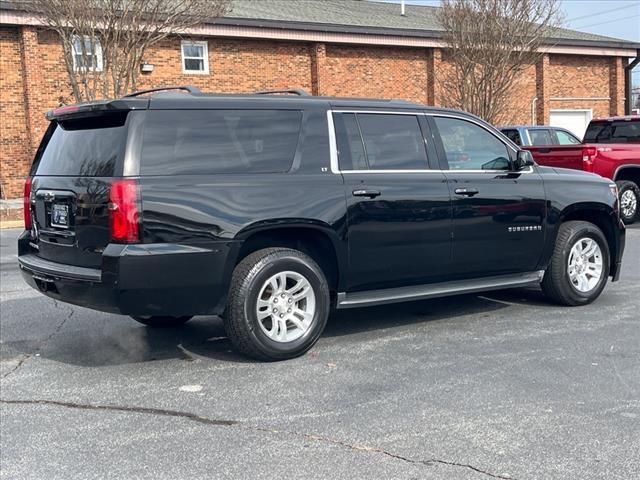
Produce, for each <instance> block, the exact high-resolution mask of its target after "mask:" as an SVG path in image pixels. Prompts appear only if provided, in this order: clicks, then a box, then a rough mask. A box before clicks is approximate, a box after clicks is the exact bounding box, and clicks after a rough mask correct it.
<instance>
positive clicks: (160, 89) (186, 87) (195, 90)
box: [124, 85, 202, 98]
mask: <svg viewBox="0 0 640 480" xmlns="http://www.w3.org/2000/svg"><path fill="white" fill-rule="evenodd" d="M165 90H184V91H186V92H189V93H202V92H201V91H200V89H199V88H197V87H194V86H192V85H180V86H174V87H171V86H169V87H157V88H150V89H148V90H138V91H137V92H133V93H130V94H128V95H125V96H124V97H125V98H128V97H137V96H139V95H144V94H145V93H153V92H164V91H165Z"/></svg>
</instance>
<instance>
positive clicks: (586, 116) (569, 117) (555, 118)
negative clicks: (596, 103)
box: [549, 110, 593, 139]
mask: <svg viewBox="0 0 640 480" xmlns="http://www.w3.org/2000/svg"><path fill="white" fill-rule="evenodd" d="M592 115H593V112H592V110H551V112H550V114H549V124H550V125H551V126H553V127H562V128H566V129H567V130H569V131H570V132H573V133H574V134H576V135H577V136H578V138H580V139H582V137H584V132H585V131H586V130H587V125H589V122H590V121H591V117H592Z"/></svg>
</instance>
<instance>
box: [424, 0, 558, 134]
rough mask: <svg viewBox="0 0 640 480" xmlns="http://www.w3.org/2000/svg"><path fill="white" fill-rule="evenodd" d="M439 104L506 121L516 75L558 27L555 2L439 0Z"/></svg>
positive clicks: (535, 60)
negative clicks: (441, 45)
mask: <svg viewBox="0 0 640 480" xmlns="http://www.w3.org/2000/svg"><path fill="white" fill-rule="evenodd" d="M437 16H438V21H439V22H440V24H441V25H442V27H443V28H444V29H445V32H446V33H445V36H444V38H445V42H446V47H445V50H444V54H443V57H444V60H445V62H444V68H443V70H444V71H443V72H440V77H441V79H442V80H441V81H439V83H438V88H439V90H440V91H441V98H442V103H443V104H444V105H445V106H448V107H452V108H459V109H462V110H466V111H468V112H471V113H474V114H476V115H478V116H479V117H481V118H483V119H485V120H486V121H488V122H490V123H498V122H500V121H501V120H503V119H504V118H505V117H506V109H507V105H508V101H509V97H510V96H511V95H513V94H515V93H516V92H514V90H515V88H516V87H517V85H518V80H519V77H520V76H521V75H522V73H523V72H524V71H525V70H526V69H527V68H529V67H531V66H532V65H534V64H535V63H536V62H537V61H538V59H539V56H540V55H542V53H541V47H543V46H544V45H545V44H546V43H547V42H548V41H549V38H553V37H554V33H555V32H554V30H555V29H556V28H558V27H560V25H561V24H562V14H561V11H560V5H559V2H558V1H557V0H442V4H441V8H440V9H439V10H438V13H437Z"/></svg>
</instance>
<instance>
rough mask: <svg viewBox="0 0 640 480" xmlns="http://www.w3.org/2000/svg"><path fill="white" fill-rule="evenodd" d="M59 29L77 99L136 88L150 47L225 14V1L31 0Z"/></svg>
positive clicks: (51, 25)
mask: <svg viewBox="0 0 640 480" xmlns="http://www.w3.org/2000/svg"><path fill="white" fill-rule="evenodd" d="M26 6H27V8H28V9H30V10H31V12H32V13H34V14H35V15H36V16H37V17H39V18H40V19H41V21H42V22H43V23H44V24H45V25H46V26H48V27H49V28H51V29H52V30H54V31H55V32H57V33H58V35H59V36H60V39H61V41H62V48H63V52H64V63H65V66H66V70H67V74H68V76H69V82H70V84H71V89H72V91H73V96H74V97H75V99H76V101H78V102H81V101H90V100H94V99H96V98H99V97H119V96H121V95H123V94H124V93H126V92H128V91H129V90H130V89H131V90H135V89H136V84H137V80H138V74H139V71H140V64H141V62H142V60H143V58H144V54H145V52H146V51H147V49H148V48H149V47H151V46H152V45H155V44H157V43H158V42H160V41H161V40H163V39H165V38H166V37H168V36H171V35H179V34H181V33H184V31H185V30H187V29H188V28H190V27H193V26H196V25H199V24H201V23H203V22H204V21H210V20H213V19H215V18H217V17H220V16H222V15H224V14H225V13H226V12H227V11H228V10H229V0H31V1H30V2H28V3H26Z"/></svg>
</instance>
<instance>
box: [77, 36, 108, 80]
mask: <svg viewBox="0 0 640 480" xmlns="http://www.w3.org/2000/svg"><path fill="white" fill-rule="evenodd" d="M83 43H84V54H83ZM71 47H72V53H73V68H74V69H75V70H85V69H86V70H91V71H95V72H101V71H102V45H100V40H98V39H97V38H95V37H94V38H93V41H92V39H91V37H88V36H84V37H83V36H77V37H75V38H74V39H73V45H72V46H71Z"/></svg>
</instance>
